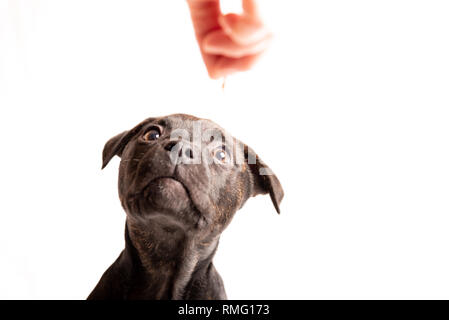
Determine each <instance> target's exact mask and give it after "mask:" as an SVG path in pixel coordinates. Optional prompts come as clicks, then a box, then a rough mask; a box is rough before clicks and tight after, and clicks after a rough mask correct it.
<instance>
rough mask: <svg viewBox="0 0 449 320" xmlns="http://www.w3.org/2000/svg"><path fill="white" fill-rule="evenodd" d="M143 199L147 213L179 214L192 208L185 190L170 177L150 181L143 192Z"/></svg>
mask: <svg viewBox="0 0 449 320" xmlns="http://www.w3.org/2000/svg"><path fill="white" fill-rule="evenodd" d="M144 197H145V202H146V207H147V208H146V209H147V210H146V211H148V213H152V212H157V213H179V212H187V211H190V210H192V208H193V204H192V200H191V199H190V196H189V193H188V191H187V189H186V188H185V187H184V185H183V184H182V183H181V182H179V181H178V180H175V179H173V178H170V177H161V178H157V179H154V180H153V181H151V182H150V183H149V184H148V186H147V187H146V188H145V190H144Z"/></svg>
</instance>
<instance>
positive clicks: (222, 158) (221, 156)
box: [214, 148, 228, 162]
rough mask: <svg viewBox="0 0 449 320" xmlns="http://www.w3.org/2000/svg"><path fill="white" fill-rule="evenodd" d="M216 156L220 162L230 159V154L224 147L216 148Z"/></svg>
mask: <svg viewBox="0 0 449 320" xmlns="http://www.w3.org/2000/svg"><path fill="white" fill-rule="evenodd" d="M214 158H215V159H217V160H218V161H220V162H226V161H228V154H227V153H226V151H225V150H224V149H223V148H219V149H215V151H214Z"/></svg>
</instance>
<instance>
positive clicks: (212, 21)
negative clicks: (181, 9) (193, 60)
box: [187, 0, 221, 41]
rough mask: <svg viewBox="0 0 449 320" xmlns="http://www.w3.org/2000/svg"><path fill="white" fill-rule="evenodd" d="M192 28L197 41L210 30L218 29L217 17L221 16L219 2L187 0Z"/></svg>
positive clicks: (214, 0) (216, 0)
mask: <svg viewBox="0 0 449 320" xmlns="http://www.w3.org/2000/svg"><path fill="white" fill-rule="evenodd" d="M187 4H188V5H189V9H190V15H191V17H192V22H193V28H194V29H195V35H196V37H197V39H198V41H201V40H202V38H203V37H204V36H205V35H206V34H207V33H209V32H210V31H211V30H216V29H218V28H220V25H219V24H218V17H219V16H220V15H221V11H220V1H219V0H187Z"/></svg>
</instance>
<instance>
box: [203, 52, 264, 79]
mask: <svg viewBox="0 0 449 320" xmlns="http://www.w3.org/2000/svg"><path fill="white" fill-rule="evenodd" d="M259 57H260V54H256V55H252V56H246V57H243V58H239V59H235V58H228V57H224V56H217V59H216V60H215V63H214V64H212V65H209V66H207V70H208V72H209V76H210V77H211V78H212V79H218V78H222V77H225V76H228V75H230V74H232V73H235V72H240V71H247V70H249V69H251V67H252V66H253V65H254V64H255V63H256V62H257V60H258V59H259Z"/></svg>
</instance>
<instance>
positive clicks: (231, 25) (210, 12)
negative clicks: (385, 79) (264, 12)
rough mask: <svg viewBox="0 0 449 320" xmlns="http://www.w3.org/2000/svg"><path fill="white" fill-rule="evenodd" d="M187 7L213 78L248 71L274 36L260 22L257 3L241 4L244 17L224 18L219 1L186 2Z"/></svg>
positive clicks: (247, 2)
mask: <svg viewBox="0 0 449 320" xmlns="http://www.w3.org/2000/svg"><path fill="white" fill-rule="evenodd" d="M222 1H223V0H222ZM224 1H225V0H224ZM187 3H188V5H189V8H190V13H191V16H192V22H193V27H194V29H195V34H196V38H197V41H198V44H199V47H200V50H201V54H202V56H203V60H204V63H205V65H206V68H207V71H208V73H209V76H210V77H211V78H213V79H217V78H221V77H225V76H227V75H229V74H232V73H234V72H238V71H246V70H249V69H250V68H251V67H252V66H253V65H254V63H255V62H256V60H257V59H258V58H259V57H260V55H261V54H262V53H263V52H264V51H265V49H266V48H267V47H268V45H269V43H270V40H271V38H272V36H271V34H270V32H269V31H268V30H267V29H266V28H265V26H264V25H263V23H262V21H261V19H260V16H259V13H258V10H257V5H256V0H242V7H243V13H242V14H241V15H238V14H234V13H230V14H226V15H223V14H222V13H221V11H220V0H187Z"/></svg>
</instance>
